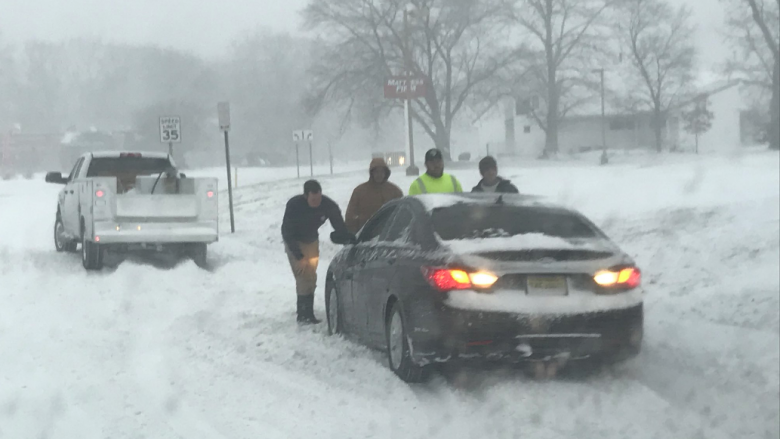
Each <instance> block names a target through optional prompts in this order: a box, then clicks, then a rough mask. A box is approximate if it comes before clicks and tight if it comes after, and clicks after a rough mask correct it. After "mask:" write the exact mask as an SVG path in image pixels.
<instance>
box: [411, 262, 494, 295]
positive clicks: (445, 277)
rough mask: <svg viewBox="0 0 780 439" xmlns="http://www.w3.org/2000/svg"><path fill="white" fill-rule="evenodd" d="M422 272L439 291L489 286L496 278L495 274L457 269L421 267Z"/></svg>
mask: <svg viewBox="0 0 780 439" xmlns="http://www.w3.org/2000/svg"><path fill="white" fill-rule="evenodd" d="M422 272H423V275H424V276H425V279H426V280H427V281H428V283H429V284H431V286H432V287H434V288H436V289H437V290H439V291H450V290H468V289H483V288H489V287H491V286H492V285H493V284H494V283H496V281H497V280H498V277H497V276H496V275H494V274H491V273H486V272H483V271H480V272H475V273H468V272H466V271H465V270H459V269H449V268H435V267H423V268H422Z"/></svg>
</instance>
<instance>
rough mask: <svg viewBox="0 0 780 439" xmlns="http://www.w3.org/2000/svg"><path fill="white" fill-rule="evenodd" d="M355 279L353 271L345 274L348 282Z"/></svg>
mask: <svg viewBox="0 0 780 439" xmlns="http://www.w3.org/2000/svg"><path fill="white" fill-rule="evenodd" d="M353 277H354V276H353V274H352V272H351V271H350V272H347V273H344V279H346V280H352V278H353Z"/></svg>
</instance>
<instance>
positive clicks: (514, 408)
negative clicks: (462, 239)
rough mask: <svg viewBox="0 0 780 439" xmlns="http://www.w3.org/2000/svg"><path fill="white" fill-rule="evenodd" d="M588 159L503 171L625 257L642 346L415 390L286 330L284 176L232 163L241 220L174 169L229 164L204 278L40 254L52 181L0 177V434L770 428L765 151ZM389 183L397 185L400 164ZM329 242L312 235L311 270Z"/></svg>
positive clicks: (772, 259)
mask: <svg viewBox="0 0 780 439" xmlns="http://www.w3.org/2000/svg"><path fill="white" fill-rule="evenodd" d="M595 163H597V159H593V160H588V161H577V162H565V161H561V162H545V163H540V162H524V163H517V164H513V165H511V166H510V165H507V164H504V165H503V166H502V167H501V169H500V171H501V174H502V175H503V176H505V177H507V178H510V179H511V180H513V182H514V183H515V184H516V185H517V186H518V187H519V188H520V190H521V191H522V192H526V193H532V194H538V195H543V196H546V197H549V199H551V200H553V201H557V202H561V203H564V204H567V205H570V206H574V207H576V208H578V209H580V210H581V211H582V212H583V213H585V214H586V215H588V216H589V217H590V218H591V219H593V220H594V221H595V222H596V223H597V224H599V225H600V226H601V227H602V228H603V229H604V230H605V231H606V232H607V233H608V234H609V235H610V236H611V237H612V238H613V239H614V240H615V241H616V242H617V243H618V244H619V245H620V246H621V247H623V248H624V249H626V250H627V251H628V252H629V253H630V254H631V255H632V256H633V257H634V258H635V259H636V260H637V262H638V263H639V265H640V267H641V268H642V269H643V271H644V274H645V276H644V282H645V285H646V290H647V295H646V298H645V304H646V308H645V310H646V326H645V331H646V333H645V345H644V350H643V352H642V354H641V355H640V356H639V357H638V358H637V359H635V360H632V361H630V362H628V363H626V364H624V365H621V366H620V367H617V368H614V369H612V370H609V371H605V372H604V373H601V374H599V375H596V376H590V377H579V378H577V377H561V378H559V379H555V380H553V381H549V382H539V381H534V380H532V379H530V378H528V377H526V376H525V375H523V374H522V373H519V372H517V371H513V370H495V371H469V372H468V373H467V374H466V375H449V376H446V377H445V376H436V377H434V379H433V381H432V382H431V383H428V384H425V385H419V386H409V385H406V384H404V383H402V382H401V381H400V380H398V379H397V378H396V377H395V376H394V375H393V374H392V373H391V372H390V371H389V369H388V368H387V366H386V364H385V359H384V357H383V356H382V355H381V354H379V353H375V352H371V351H369V350H367V349H365V348H363V347H360V346H358V345H355V344H353V343H351V342H348V341H345V340H343V339H340V338H335V337H328V336H327V335H326V334H325V331H326V328H325V325H319V327H317V328H299V327H298V326H297V325H296V324H295V323H294V320H295V318H294V307H295V303H294V302H295V294H294V284H293V278H292V275H291V274H290V272H289V266H288V265H287V260H286V258H285V256H284V253H283V247H282V243H281V237H280V225H281V218H282V213H283V208H284V203H285V201H286V200H287V199H288V198H289V197H291V196H293V195H295V194H297V193H299V192H301V186H302V180H296V179H295V168H291V169H290V168H288V169H286V170H278V169H277V170H273V171H268V172H264V171H263V170H262V169H255V170H251V172H250V171H247V172H246V173H244V172H243V171H242V170H239V173H240V175H239V187H238V188H237V189H236V191H235V192H234V197H235V204H236V227H237V231H236V233H235V234H230V233H229V231H230V230H229V218H228V214H227V212H228V211H227V193H226V192H225V191H224V187H225V186H224V181H225V179H224V170H223V169H222V170H220V169H219V168H217V169H214V170H203V171H200V172H189V174H191V175H207V174H212V173H213V174H214V176H217V177H220V178H223V180H222V182H223V184H222V188H223V191H222V192H221V193H220V196H221V200H220V202H221V205H222V209H221V213H222V217H221V232H222V235H221V238H220V242H219V243H217V244H214V245H213V246H212V247H210V248H211V254H210V257H211V261H212V263H213V269H212V270H211V271H203V270H199V269H198V268H196V267H195V265H194V264H193V263H191V262H189V261H186V262H181V263H179V264H176V265H170V264H163V263H160V262H158V261H144V260H128V261H125V262H123V263H121V264H119V265H118V266H114V267H108V268H106V269H105V270H104V271H103V272H100V273H86V272H85V271H84V270H83V269H82V267H81V263H80V260H79V256H78V255H65V254H58V253H56V252H55V251H54V245H53V243H52V226H53V221H54V214H55V206H56V195H57V191H58V190H59V187H58V186H55V185H46V184H45V183H44V182H43V181H42V179H39V180H36V181H26V180H12V181H0V300H1V301H2V302H1V303H0V438H3V439H5V438H13V439H16V438H52V439H53V438H79V439H91V438H112V439H117V438H155V439H162V438H187V439H196V438H231V439H232V438H340V439H341V438H369V437H371V438H453V439H455V438H458V439H459V438H469V439H470V438H477V437H479V438H520V437H523V438H534V439H544V438H568V437H577V438H594V439H596V438H598V439H605V438H664V439H669V438H686V439H687V438H707V439H710V438H777V437H778V436H779V435H780V427H779V421H778V412H779V411H780V407H779V404H780V403H779V398H780V390H779V389H780V383H779V382H778V381H779V379H780V378H779V377H780V370H779V364H780V353H779V352H778V351H779V350H780V335H779V334H780V323H779V321H780V319H779V316H778V314H779V313H780V302H779V301H778V296H779V295H780V273H779V264H780V262H779V261H780V249H779V247H780V245H779V243H780V189H779V188H780V169H779V159H778V154H777V153H770V152H766V151H747V152H746V153H745V154H742V155H739V156H733V155H732V156H722V157H718V156H708V157H692V156H683V155H672V156H662V157H661V158H658V157H654V156H652V155H651V156H618V157H615V158H614V159H613V161H612V163H611V164H610V165H609V166H607V167H599V166H596V165H595ZM367 166H368V163H367V162H366V163H365V164H362V165H360V166H358V167H357V169H359V171H352V170H353V169H355V167H354V166H353V165H352V164H350V165H344V167H345V168H346V169H340V170H338V173H337V174H336V175H334V176H327V175H324V176H322V177H321V181H322V183H323V187H324V190H325V193H326V194H327V195H330V196H331V197H332V198H334V199H335V200H336V201H337V202H338V203H339V204H340V205H341V206H342V208H345V206H346V203H347V201H348V199H349V196H350V194H351V192H352V188H353V187H354V186H355V185H357V184H358V183H360V182H362V181H364V180H366V179H367V177H368V171H367ZM474 168H476V166H474ZM301 171H302V174H303V175H305V176H307V175H308V171H309V170H308V168H303V169H302V170H301ZM316 171H317V173H318V174H322V173H324V172H327V167H318V169H317V170H316ZM348 171H352V172H348ZM454 173H456V175H457V176H458V177H459V178H460V180H461V181H462V183H463V185H464V188H471V187H472V186H473V185H474V184H475V183H476V182H477V180H478V174H477V172H476V170H475V169H468V170H467V169H458V170H456V171H454ZM241 175H246V179H245V180H244V181H242V180H241V178H242V177H241ZM391 180H393V181H395V182H396V183H398V184H399V185H400V186H402V188H403V189H404V190H405V191H406V189H407V188H408V186H409V184H410V183H411V178H409V177H406V176H405V175H403V170H401V169H395V170H394V175H393V176H392V177H391ZM328 232H329V227H327V226H326V227H323V229H322V230H321V236H327V233H328ZM336 251H337V247H336V246H335V245H332V244H330V243H325V244H323V245H322V253H323V254H322V259H321V260H322V262H323V263H322V264H321V266H320V273H321V276H322V275H323V274H324V273H325V270H326V268H327V261H329V259H330V257H331V256H332V255H333V254H335V252H336ZM322 286H323V285H322V282H321V283H320V286H319V288H318V290H317V296H316V303H315V310H316V312H317V314H318V315H319V316H320V317H324V303H323V295H322Z"/></svg>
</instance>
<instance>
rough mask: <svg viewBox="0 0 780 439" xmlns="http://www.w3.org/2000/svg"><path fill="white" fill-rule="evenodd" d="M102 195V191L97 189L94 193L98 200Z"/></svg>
mask: <svg viewBox="0 0 780 439" xmlns="http://www.w3.org/2000/svg"><path fill="white" fill-rule="evenodd" d="M103 195H105V192H103V191H102V190H100V189H98V190H97V191H96V192H95V196H96V197H98V198H103Z"/></svg>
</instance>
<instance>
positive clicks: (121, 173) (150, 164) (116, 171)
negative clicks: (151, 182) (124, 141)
mask: <svg viewBox="0 0 780 439" xmlns="http://www.w3.org/2000/svg"><path fill="white" fill-rule="evenodd" d="M170 166H171V162H170V161H169V160H168V159H167V158H151V157H137V156H133V157H98V158H93V159H92V162H91V163H90V164H89V169H88V170H87V177H116V181H117V191H118V193H124V192H127V191H129V190H131V189H133V188H134V187H135V180H136V177H138V176H144V175H158V174H160V173H161V172H163V171H165V170H166V169H168V167H170Z"/></svg>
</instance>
